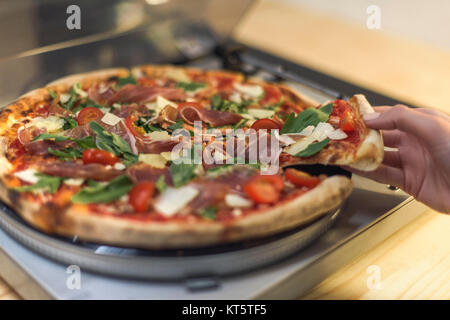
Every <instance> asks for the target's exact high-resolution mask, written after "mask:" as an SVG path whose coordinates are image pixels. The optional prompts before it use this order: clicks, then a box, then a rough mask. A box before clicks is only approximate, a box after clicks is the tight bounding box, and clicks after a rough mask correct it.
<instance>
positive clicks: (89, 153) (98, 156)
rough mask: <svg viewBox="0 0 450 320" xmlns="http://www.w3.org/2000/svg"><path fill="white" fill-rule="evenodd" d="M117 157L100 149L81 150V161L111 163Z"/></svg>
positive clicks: (85, 162)
mask: <svg viewBox="0 0 450 320" xmlns="http://www.w3.org/2000/svg"><path fill="white" fill-rule="evenodd" d="M117 161H119V159H118V158H117V156H116V155H115V154H113V153H111V152H108V151H106V150H100V149H86V150H84V151H83V163H84V164H88V163H100V164H104V165H113V164H115V163H116V162H117Z"/></svg>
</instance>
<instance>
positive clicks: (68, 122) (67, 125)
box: [63, 116, 78, 130]
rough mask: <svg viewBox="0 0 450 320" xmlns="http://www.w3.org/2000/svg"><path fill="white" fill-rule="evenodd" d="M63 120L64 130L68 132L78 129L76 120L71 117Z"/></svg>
mask: <svg viewBox="0 0 450 320" xmlns="http://www.w3.org/2000/svg"><path fill="white" fill-rule="evenodd" d="M63 119H64V126H63V129H64V130H68V129H72V128H75V127H78V122H77V121H76V120H75V119H74V118H72V117H70V116H69V117H66V118H63Z"/></svg>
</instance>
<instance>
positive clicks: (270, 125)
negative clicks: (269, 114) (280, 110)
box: [251, 119, 281, 132]
mask: <svg viewBox="0 0 450 320" xmlns="http://www.w3.org/2000/svg"><path fill="white" fill-rule="evenodd" d="M251 128H252V129H254V130H257V131H258V130H260V129H266V130H268V131H269V132H270V130H271V129H278V130H281V126H280V124H279V123H278V122H275V121H273V120H271V119H259V120H256V121H255V122H254V123H253V124H252V126H251Z"/></svg>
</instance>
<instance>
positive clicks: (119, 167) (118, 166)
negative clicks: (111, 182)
mask: <svg viewBox="0 0 450 320" xmlns="http://www.w3.org/2000/svg"><path fill="white" fill-rule="evenodd" d="M113 168H114V169H116V170H125V169H126V168H127V167H126V166H125V165H124V164H123V163H122V162H116V163H114V166H113Z"/></svg>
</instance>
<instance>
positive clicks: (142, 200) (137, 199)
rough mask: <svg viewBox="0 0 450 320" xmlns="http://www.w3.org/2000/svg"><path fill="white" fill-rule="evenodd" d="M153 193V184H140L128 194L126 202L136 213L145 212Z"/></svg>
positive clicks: (147, 182) (148, 182)
mask: <svg viewBox="0 0 450 320" xmlns="http://www.w3.org/2000/svg"><path fill="white" fill-rule="evenodd" d="M154 191H155V184H154V183H153V182H150V181H143V182H140V183H138V184H137V185H135V186H134V187H133V189H131V191H130V192H129V194H128V196H129V200H128V201H129V203H130V204H131V206H132V207H133V209H134V210H136V212H145V211H147V210H148V208H149V207H150V203H151V199H152V196H153V193H154Z"/></svg>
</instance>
